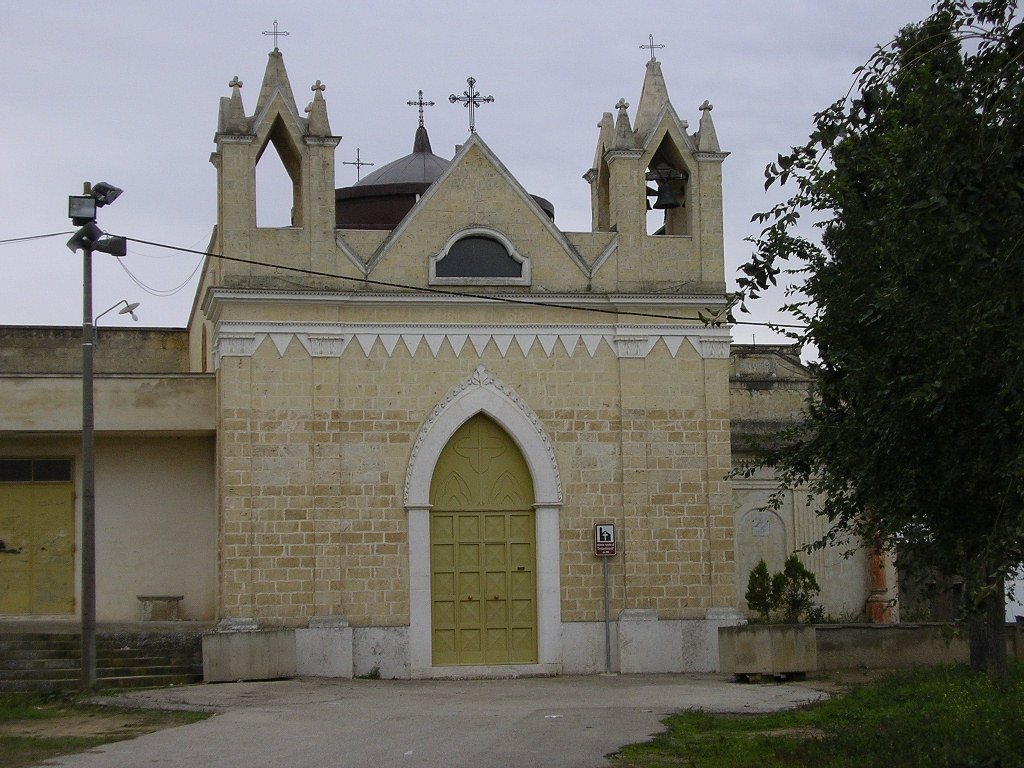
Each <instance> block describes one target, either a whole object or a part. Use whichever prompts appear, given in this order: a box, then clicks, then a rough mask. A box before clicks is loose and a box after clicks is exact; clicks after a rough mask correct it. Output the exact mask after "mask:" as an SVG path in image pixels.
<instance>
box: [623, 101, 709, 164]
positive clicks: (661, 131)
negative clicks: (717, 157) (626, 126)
mask: <svg viewBox="0 0 1024 768" xmlns="http://www.w3.org/2000/svg"><path fill="white" fill-rule="evenodd" d="M687 126H688V124H687V123H686V122H685V121H683V120H680V119H679V115H677V114H676V110H675V108H674V107H673V106H672V104H670V103H667V104H665V105H664V106H663V107H662V108H661V111H660V112H659V113H658V116H657V117H656V118H655V119H654V121H653V122H652V123H651V128H650V130H649V131H648V132H647V135H646V136H638V137H637V139H638V140H639V143H640V147H641V149H643V151H644V152H645V153H647V152H654V151H656V150H657V149H658V146H659V145H660V144H661V142H662V140H663V139H664V138H665V136H666V135H669V136H671V137H672V141H673V143H675V145H676V147H678V148H679V150H680V151H681V152H682V151H683V150H684V149H685V152H686V153H689V154H693V153H694V152H696V151H697V145H696V144H694V142H693V139H692V137H691V136H690V135H689V134H688V133H687V132H686V128H687Z"/></svg>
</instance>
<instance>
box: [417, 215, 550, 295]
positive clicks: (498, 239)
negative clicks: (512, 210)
mask: <svg viewBox="0 0 1024 768" xmlns="http://www.w3.org/2000/svg"><path fill="white" fill-rule="evenodd" d="M430 283H431V284H432V285H529V284H530V262H529V259H527V258H525V257H524V256H521V255H520V254H519V253H517V252H516V250H515V248H514V247H513V246H512V243H511V242H509V240H508V239H507V238H506V237H504V236H503V235H501V234H500V233H499V232H496V231H494V230H490V229H483V228H474V229H468V230H463V231H461V232H458V233H456V234H455V235H453V236H452V237H451V238H450V239H449V240H448V242H447V243H446V244H445V247H444V249H443V250H442V251H441V252H440V253H439V254H437V255H436V256H431V257H430Z"/></svg>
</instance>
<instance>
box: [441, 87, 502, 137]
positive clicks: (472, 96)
mask: <svg viewBox="0 0 1024 768" xmlns="http://www.w3.org/2000/svg"><path fill="white" fill-rule="evenodd" d="M466 82H467V83H468V84H469V88H467V89H466V90H465V91H463V92H462V95H461V96H456V95H455V94H454V93H453V94H452V95H451V96H449V97H448V101H450V102H451V103H452V104H455V103H457V102H462V104H463V106H464V107H466V108H467V109H469V132H470V133H476V116H475V114H474V110H475V109H476V108H477V107H479V106H480V105H482V104H490V103H491V102H492V101H494V97H493V96H481V95H480V93H479V92H478V91H477V90H476V78H473V77H469V78H466Z"/></svg>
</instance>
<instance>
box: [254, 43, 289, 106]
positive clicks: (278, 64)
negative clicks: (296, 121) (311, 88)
mask: <svg viewBox="0 0 1024 768" xmlns="http://www.w3.org/2000/svg"><path fill="white" fill-rule="evenodd" d="M277 93H280V94H281V97H282V98H283V99H284V102H285V105H286V106H287V107H288V109H290V110H291V112H292V113H293V114H294V115H295V116H296V117H298V110H296V108H295V97H294V96H293V95H292V86H291V84H290V83H289V82H288V73H287V72H286V71H285V68H284V56H282V55H281V52H280V51H279V50H276V49H275V50H273V51H271V52H270V55H269V56H268V57H267V71H266V72H264V74H263V85H262V86H260V95H259V99H257V101H256V114H260V113H261V112H262V111H263V110H264V109H266V107H268V106H269V105H270V102H271V101H273V99H274V95H275V94H277Z"/></svg>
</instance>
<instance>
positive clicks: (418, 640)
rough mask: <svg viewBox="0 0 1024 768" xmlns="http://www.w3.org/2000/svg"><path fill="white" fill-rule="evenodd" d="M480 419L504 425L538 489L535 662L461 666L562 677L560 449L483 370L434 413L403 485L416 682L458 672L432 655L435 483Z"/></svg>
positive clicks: (526, 408) (464, 671)
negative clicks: (441, 464) (462, 431)
mask: <svg viewBox="0 0 1024 768" xmlns="http://www.w3.org/2000/svg"><path fill="white" fill-rule="evenodd" d="M478 414H483V415H485V416H486V417H488V419H490V420H491V421H493V422H494V423H495V424H496V425H497V426H499V427H500V428H501V429H502V430H504V432H505V433H507V434H508V436H509V437H510V438H511V440H512V441H513V442H514V443H515V445H516V447H517V448H518V449H519V452H520V453H521V455H522V458H523V460H524V461H525V463H526V466H527V468H528V470H529V475H530V480H531V481H532V484H533V500H534V502H533V509H534V527H535V542H536V595H537V627H536V633H537V662H536V663H534V664H516V663H511V664H503V665H490V664H480V665H461V666H459V667H458V670H459V672H460V673H462V674H467V675H470V674H472V675H494V676H507V675H509V674H512V673H518V672H531V673H545V672H546V673H556V672H558V669H559V659H560V655H561V648H560V636H561V631H560V630H561V627H560V616H561V604H560V589H559V581H560V579H559V554H558V553H559V546H558V544H559V541H558V514H559V510H560V508H561V505H562V489H561V481H560V479H559V475H558V468H557V466H556V465H555V458H554V451H553V450H552V448H551V443H550V441H549V440H548V438H547V435H546V434H545V433H544V430H543V428H542V427H541V424H540V421H539V419H538V418H537V416H536V414H534V413H533V411H532V410H530V408H529V406H527V405H526V403H524V402H523V401H522V400H521V399H520V398H519V397H518V395H516V394H515V392H514V391H513V390H512V389H511V388H510V387H508V386H507V385H506V384H504V383H502V382H501V381H499V380H497V379H495V378H494V377H493V376H491V375H490V374H489V373H488V372H487V370H486V369H485V368H484V367H483V366H482V365H480V366H477V369H476V371H475V372H474V373H473V375H472V376H470V377H469V378H467V379H465V380H464V381H462V382H460V383H459V384H458V385H456V386H455V387H454V388H452V390H450V391H449V392H448V394H447V395H445V397H444V398H442V400H441V402H440V403H439V404H438V406H437V407H436V408H435V409H434V410H433V412H431V414H430V416H429V417H428V418H427V420H426V422H425V423H424V425H423V427H422V428H421V430H420V433H419V435H418V436H417V439H416V442H415V444H414V445H413V450H412V456H411V457H410V462H409V472H408V475H407V476H406V484H405V506H406V510H407V512H408V515H409V600H410V622H409V623H410V627H409V662H410V672H411V674H412V676H413V677H433V676H448V675H450V674H451V673H452V667H447V666H435V665H434V661H433V653H432V641H431V634H432V617H431V606H432V597H431V583H430V509H431V503H430V485H431V480H432V478H433V475H434V470H435V467H436V466H437V462H438V460H439V459H440V458H441V455H442V452H443V451H444V449H445V447H446V446H447V445H448V444H449V442H450V440H451V439H452V436H453V435H455V433H456V431H457V430H458V429H459V428H460V427H462V426H463V425H464V424H466V423H467V422H468V421H469V420H470V419H472V418H473V417H474V416H476V415H478Z"/></svg>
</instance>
